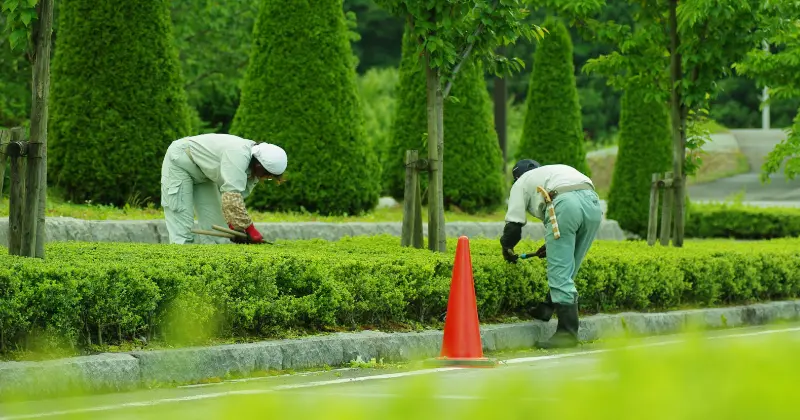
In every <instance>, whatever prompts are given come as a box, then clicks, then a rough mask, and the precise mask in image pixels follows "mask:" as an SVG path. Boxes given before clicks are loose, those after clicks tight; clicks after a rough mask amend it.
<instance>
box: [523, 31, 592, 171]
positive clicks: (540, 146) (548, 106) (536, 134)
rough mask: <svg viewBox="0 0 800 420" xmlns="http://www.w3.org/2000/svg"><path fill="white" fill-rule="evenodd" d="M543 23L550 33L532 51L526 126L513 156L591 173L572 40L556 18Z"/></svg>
mask: <svg viewBox="0 0 800 420" xmlns="http://www.w3.org/2000/svg"><path fill="white" fill-rule="evenodd" d="M544 26H545V27H546V28H547V30H548V31H549V32H550V33H549V34H548V35H547V36H545V38H544V40H542V41H541V42H540V43H539V44H538V47H537V48H536V53H535V54H534V61H533V72H532V74H531V83H530V86H529V88H528V96H527V99H526V102H527V104H526V106H527V113H526V115H525V125H524V127H523V131H522V138H521V139H520V142H519V148H518V150H517V156H516V157H517V159H525V158H528V159H534V160H536V161H538V162H539V163H541V164H542V165H548V164H564V165H569V166H572V167H574V168H575V169H577V170H579V171H581V172H583V173H584V174H586V175H587V176H591V173H590V171H589V165H588V164H587V162H586V147H585V146H584V141H583V124H582V122H581V107H580V103H579V101H578V89H577V87H576V85H575V67H574V65H573V62H572V59H573V57H572V39H571V38H570V34H569V32H568V31H567V28H566V26H564V24H563V23H562V22H561V21H560V20H558V19H555V18H548V19H547V20H546V22H545V24H544Z"/></svg>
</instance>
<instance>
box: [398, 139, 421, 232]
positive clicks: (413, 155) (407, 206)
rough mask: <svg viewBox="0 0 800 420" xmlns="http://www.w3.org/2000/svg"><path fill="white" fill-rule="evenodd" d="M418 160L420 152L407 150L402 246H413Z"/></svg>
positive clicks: (416, 215)
mask: <svg viewBox="0 0 800 420" xmlns="http://www.w3.org/2000/svg"><path fill="white" fill-rule="evenodd" d="M417 160H419V151H418V150H406V159H405V164H406V179H405V190H404V195H403V233H402V236H401V239H400V246H411V244H412V243H413V240H414V226H415V224H416V223H415V222H416V218H417V217H420V216H419V215H418V214H416V199H417Z"/></svg>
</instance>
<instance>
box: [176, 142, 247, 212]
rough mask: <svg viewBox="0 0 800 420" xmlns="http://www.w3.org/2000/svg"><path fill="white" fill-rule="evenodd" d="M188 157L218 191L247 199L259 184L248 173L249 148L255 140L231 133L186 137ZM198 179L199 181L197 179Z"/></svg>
mask: <svg viewBox="0 0 800 420" xmlns="http://www.w3.org/2000/svg"><path fill="white" fill-rule="evenodd" d="M186 140H187V141H188V144H189V147H188V149H187V151H188V152H189V157H191V158H192V161H193V162H194V164H195V165H197V166H198V167H199V168H200V170H201V171H202V172H203V175H205V176H206V177H207V178H208V180H210V181H212V182H214V183H215V184H217V186H218V187H219V191H220V192H221V193H225V192H238V193H240V194H242V197H243V198H247V196H248V195H250V193H251V192H252V191H253V188H254V187H255V185H256V184H257V183H258V178H256V177H251V176H250V160H251V158H252V152H251V149H252V147H253V146H254V145H255V144H256V142H254V141H252V140H247V139H243V138H241V137H238V136H233V135H230V134H214V133H211V134H201V135H198V136H192V137H187V138H186ZM198 181H201V180H198Z"/></svg>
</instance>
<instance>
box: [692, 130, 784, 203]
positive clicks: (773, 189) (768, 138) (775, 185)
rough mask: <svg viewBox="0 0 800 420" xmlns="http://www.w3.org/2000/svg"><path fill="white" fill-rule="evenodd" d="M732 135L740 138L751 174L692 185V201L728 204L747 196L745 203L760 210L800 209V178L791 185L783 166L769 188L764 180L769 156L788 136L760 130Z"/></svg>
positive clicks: (774, 131) (738, 139) (738, 131)
mask: <svg viewBox="0 0 800 420" xmlns="http://www.w3.org/2000/svg"><path fill="white" fill-rule="evenodd" d="M731 133H732V134H733V135H734V136H735V137H736V140H737V142H738V144H739V149H740V150H741V151H742V153H743V154H744V155H745V156H746V157H747V161H748V163H749V164H750V172H749V173H746V174H741V175H736V176H732V177H729V178H723V179H719V180H716V181H712V182H707V183H703V184H696V185H692V186H690V187H689V188H688V190H689V197H690V198H691V199H692V200H693V201H697V202H702V201H725V200H730V199H731V197H732V196H734V195H737V194H739V193H741V192H744V201H747V202H755V203H753V204H756V205H759V206H765V207H771V206H791V207H798V206H800V178H796V179H794V180H792V181H787V179H786V177H785V176H784V175H783V166H782V167H781V168H780V170H779V171H778V172H777V173H774V174H772V175H771V176H770V178H771V182H770V183H769V184H763V183H762V182H761V180H760V175H761V166H762V165H763V164H764V161H765V158H766V156H767V155H768V154H769V152H770V151H772V149H774V148H775V146H776V145H777V144H778V143H780V142H781V141H782V140H783V139H784V138H786V133H785V132H784V131H783V130H760V129H750V130H744V129H742V130H731ZM710 153H713V152H711V151H710ZM748 204H750V203H748Z"/></svg>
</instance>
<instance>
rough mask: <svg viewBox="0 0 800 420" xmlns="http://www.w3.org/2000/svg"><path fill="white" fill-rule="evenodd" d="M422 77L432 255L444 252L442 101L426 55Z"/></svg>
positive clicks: (435, 77) (438, 83)
mask: <svg viewBox="0 0 800 420" xmlns="http://www.w3.org/2000/svg"><path fill="white" fill-rule="evenodd" d="M425 64H426V66H425V73H426V76H427V77H426V78H427V92H428V94H427V97H428V98H427V99H428V107H427V108H428V112H427V113H428V160H429V163H430V167H429V170H430V176H429V182H428V248H429V249H430V250H431V251H439V252H445V251H447V237H446V236H445V234H444V191H443V189H442V184H443V179H442V166H443V165H442V158H443V154H444V153H443V152H444V149H443V146H444V140H443V139H444V137H443V136H442V131H443V125H444V113H443V110H442V107H443V105H444V100H443V96H442V88H441V86H440V79H439V75H438V74H437V72H436V70H435V69H432V68H431V64H432V63H431V62H430V55H427V54H426V63H425Z"/></svg>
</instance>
